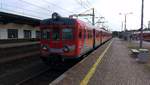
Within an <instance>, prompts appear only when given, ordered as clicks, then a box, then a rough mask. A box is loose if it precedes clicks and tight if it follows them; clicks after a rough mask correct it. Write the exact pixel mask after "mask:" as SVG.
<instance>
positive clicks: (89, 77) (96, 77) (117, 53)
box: [49, 38, 150, 85]
mask: <svg viewBox="0 0 150 85" xmlns="http://www.w3.org/2000/svg"><path fill="white" fill-rule="evenodd" d="M127 44H128V43H127V42H125V41H123V40H120V39H118V38H114V39H112V40H111V41H109V42H107V43H106V44H105V45H103V46H102V47H100V48H98V49H97V50H96V51H94V52H93V53H91V54H90V55H89V56H88V57H87V58H85V59H84V60H82V61H81V62H80V63H78V64H77V65H75V66H74V67H73V68H71V69H70V70H68V71H67V72H65V73H64V74H63V75H61V76H60V77H59V78H57V79H56V80H54V81H53V82H51V83H50V84H49V85H150V67H148V66H147V65H146V64H139V63H137V62H136V60H135V59H134V58H132V57H131V52H130V50H129V47H128V45H127Z"/></svg>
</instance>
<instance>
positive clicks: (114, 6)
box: [0, 0, 150, 30]
mask: <svg viewBox="0 0 150 85" xmlns="http://www.w3.org/2000/svg"><path fill="white" fill-rule="evenodd" d="M141 1H142V0H0V3H1V4H0V11H6V12H11V13H12V12H13V13H17V14H21V15H25V16H29V17H35V18H40V19H45V18H49V17H51V14H52V13H53V12H58V13H60V14H61V15H62V16H65V17H67V16H68V15H71V14H77V13H82V12H84V11H86V10H87V9H90V8H92V7H94V8H95V9H96V14H95V15H96V16H98V17H99V16H104V17H105V21H106V22H107V23H105V25H107V26H109V29H111V30H121V23H122V21H124V14H126V13H129V12H132V13H133V14H128V15H127V29H129V30H131V29H139V28H140V19H141V17H140V16H141ZM149 4H150V0H145V7H144V8H145V9H144V13H145V14H144V24H145V26H147V24H148V21H149V20H150V10H149V8H150V7H149ZM90 12H91V11H89V12H87V13H90ZM119 13H122V15H119ZM83 20H85V19H83ZM89 20H90V18H89ZM85 21H86V20H85Z"/></svg>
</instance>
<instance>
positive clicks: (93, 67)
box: [80, 40, 113, 85]
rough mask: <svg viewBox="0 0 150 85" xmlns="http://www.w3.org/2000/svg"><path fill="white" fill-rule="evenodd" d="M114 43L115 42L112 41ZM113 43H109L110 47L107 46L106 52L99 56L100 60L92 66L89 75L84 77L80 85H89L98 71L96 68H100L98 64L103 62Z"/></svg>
mask: <svg viewBox="0 0 150 85" xmlns="http://www.w3.org/2000/svg"><path fill="white" fill-rule="evenodd" d="M112 41H113V40H112ZM112 41H111V42H110V43H109V45H108V46H107V48H106V49H105V50H104V52H103V53H102V54H101V55H100V56H99V58H98V59H97V61H96V63H94V65H93V66H92V68H91V69H90V71H89V72H88V74H87V75H86V76H85V77H84V79H83V80H82V81H81V82H80V85H87V84H88V82H89V80H90V79H91V77H92V76H93V74H94V73H95V71H96V68H97V66H98V64H99V63H100V62H101V59H102V58H103V57H104V55H105V53H106V52H107V51H108V49H109V47H110V45H111V43H112Z"/></svg>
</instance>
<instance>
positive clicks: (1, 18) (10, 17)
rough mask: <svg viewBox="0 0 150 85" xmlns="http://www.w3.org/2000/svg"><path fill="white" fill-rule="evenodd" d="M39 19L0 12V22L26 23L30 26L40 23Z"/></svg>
mask: <svg viewBox="0 0 150 85" xmlns="http://www.w3.org/2000/svg"><path fill="white" fill-rule="evenodd" d="M40 21H41V20H39V19H35V18H30V17H25V16H21V15H16V14H11V13H6V12H0V23H4V24H7V23H17V24H27V25H32V26H38V25H39V24H40Z"/></svg>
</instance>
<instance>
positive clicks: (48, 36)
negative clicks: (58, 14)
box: [42, 30, 50, 39]
mask: <svg viewBox="0 0 150 85" xmlns="http://www.w3.org/2000/svg"><path fill="white" fill-rule="evenodd" d="M42 39H50V32H49V31H47V30H43V31H42Z"/></svg>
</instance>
